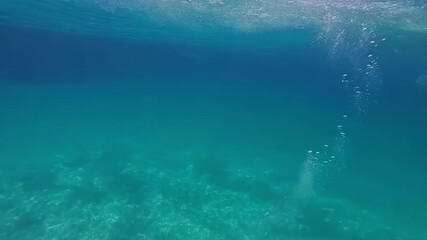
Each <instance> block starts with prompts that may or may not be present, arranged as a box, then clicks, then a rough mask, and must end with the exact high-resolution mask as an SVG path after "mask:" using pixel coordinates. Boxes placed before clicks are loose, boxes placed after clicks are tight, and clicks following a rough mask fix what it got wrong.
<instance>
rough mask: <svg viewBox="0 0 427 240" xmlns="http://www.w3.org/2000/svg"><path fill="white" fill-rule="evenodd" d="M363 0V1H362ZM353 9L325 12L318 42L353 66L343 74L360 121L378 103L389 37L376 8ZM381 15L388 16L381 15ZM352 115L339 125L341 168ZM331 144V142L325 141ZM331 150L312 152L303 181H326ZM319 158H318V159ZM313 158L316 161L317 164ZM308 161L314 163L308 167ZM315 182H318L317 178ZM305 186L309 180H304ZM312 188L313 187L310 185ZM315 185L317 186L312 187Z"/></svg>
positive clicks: (351, 109)
mask: <svg viewBox="0 0 427 240" xmlns="http://www.w3.org/2000/svg"><path fill="white" fill-rule="evenodd" d="M358 3H360V2H358ZM359 10H361V11H362V13H363V14H360V12H359V11H358V10H354V11H352V12H351V13H350V14H342V12H341V13H340V11H338V12H337V10H336V9H333V8H329V10H328V11H327V12H326V14H325V15H324V22H328V24H325V25H324V26H323V27H322V30H321V31H320V33H319V34H318V35H317V36H316V38H315V43H316V44H324V45H327V46H328V49H329V52H328V56H329V59H330V60H331V61H332V62H339V63H345V64H346V65H348V66H350V72H348V73H343V74H342V75H341V79H340V80H341V84H342V85H343V88H344V90H345V91H346V95H347V96H349V98H350V100H349V110H348V111H349V112H350V113H351V115H350V116H351V118H352V121H353V122H354V121H360V120H361V119H362V117H363V116H364V115H366V114H367V106H368V105H370V104H373V103H376V100H375V99H376V97H375V94H376V92H377V90H378V89H379V87H380V86H381V82H382V80H381V79H382V77H381V71H380V65H379V60H380V59H379V57H378V56H379V55H380V54H379V52H380V49H381V46H382V45H383V44H384V43H385V42H386V41H387V38H385V37H384V36H380V34H378V32H380V31H379V27H380V26H379V25H378V21H377V19H375V18H370V17H369V16H370V13H371V11H372V10H373V9H372V8H370V7H368V5H365V7H363V8H361V9H359ZM379 17H381V18H382V17H384V15H380V16H379ZM348 125H349V115H347V114H343V116H342V122H341V123H339V124H338V125H337V129H338V133H337V137H336V138H335V143H334V145H333V154H334V155H332V157H333V159H335V158H337V159H339V161H336V162H338V163H339V164H336V165H335V166H336V167H337V169H340V168H342V167H344V161H343V159H344V158H345V145H346V143H347V142H348V137H347V135H346V132H345V131H344V128H348V127H349V126H348ZM325 146H327V145H325ZM327 152H328V151H326V150H324V151H323V152H316V154H314V155H312V152H311V151H309V156H308V157H307V159H306V161H305V162H304V165H303V171H302V173H301V179H300V182H303V181H307V178H306V177H304V176H312V175H318V177H317V178H322V179H321V180H313V179H314V178H313V177H311V180H312V181H315V182H316V184H317V185H321V184H322V183H324V181H325V176H322V173H324V172H328V171H330V169H331V166H329V165H330V164H328V163H329V160H324V159H327V158H328V157H327V156H328V153H327ZM313 159H314V160H315V161H314V160H313ZM321 159H322V160H321ZM313 162H314V163H315V164H313ZM306 165H312V166H313V167H310V168H308V167H307V166H306ZM311 184H314V183H313V182H312V183H311ZM304 185H305V186H302V185H301V184H300V186H298V188H304V187H306V186H308V185H309V184H307V183H304ZM306 188H307V189H309V187H306ZM310 188H311V189H313V187H310Z"/></svg>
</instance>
